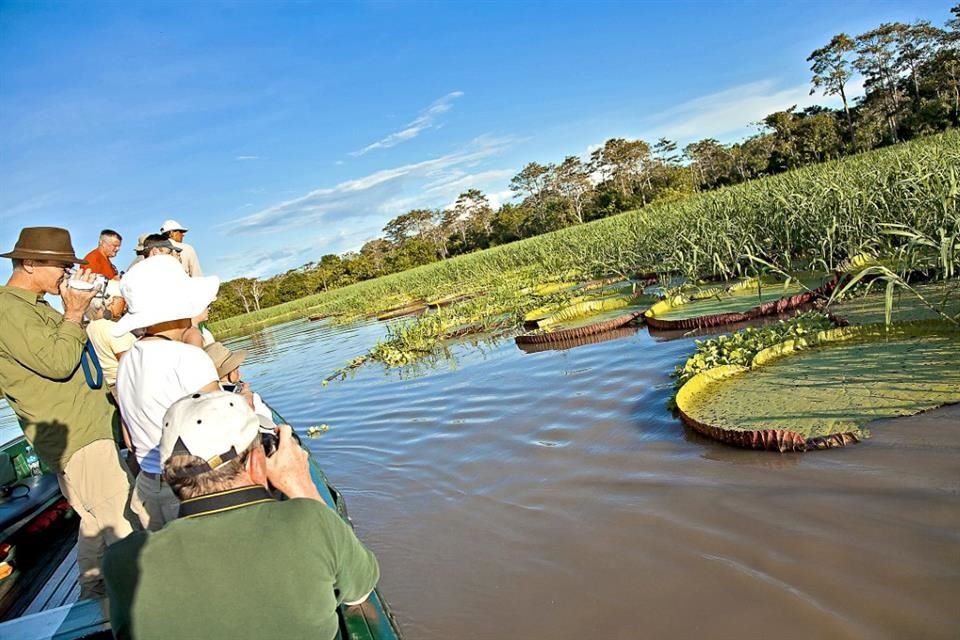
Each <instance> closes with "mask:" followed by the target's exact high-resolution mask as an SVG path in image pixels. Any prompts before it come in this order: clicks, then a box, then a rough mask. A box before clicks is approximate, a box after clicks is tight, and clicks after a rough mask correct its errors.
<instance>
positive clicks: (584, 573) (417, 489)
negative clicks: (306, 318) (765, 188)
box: [230, 322, 960, 640]
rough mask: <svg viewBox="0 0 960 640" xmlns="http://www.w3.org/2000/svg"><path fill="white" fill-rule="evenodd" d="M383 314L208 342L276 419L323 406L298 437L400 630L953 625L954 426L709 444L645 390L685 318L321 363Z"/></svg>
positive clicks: (959, 516)
mask: <svg viewBox="0 0 960 640" xmlns="http://www.w3.org/2000/svg"><path fill="white" fill-rule="evenodd" d="M383 332H384V325H383V324H382V323H376V322H364V323H358V324H355V325H349V326H332V325H330V324H329V323H327V322H315V323H307V322H294V323H289V324H287V325H280V326H279V327H273V328H270V329H267V330H264V331H262V332H259V333H258V334H257V335H256V336H251V337H247V338H242V339H236V340H231V341H230V345H231V348H244V349H248V350H249V351H250V355H249V356H248V361H247V362H246V363H244V366H243V370H244V373H245V377H246V378H247V379H248V380H249V381H251V382H252V383H253V386H254V388H255V389H257V390H258V391H260V392H261V394H262V395H264V397H266V398H267V399H268V400H269V401H270V402H271V403H272V404H274V405H275V406H276V408H277V409H278V410H279V411H280V412H281V413H282V414H283V415H285V416H286V417H287V418H288V419H289V420H290V421H291V422H293V423H294V424H296V425H299V426H305V425H310V424H320V423H326V424H328V425H329V426H330V430H329V432H327V433H325V434H323V435H322V436H321V437H319V438H316V439H308V440H306V443H307V445H308V446H309V447H310V449H311V450H312V451H313V452H314V454H315V455H316V456H317V458H318V459H319V461H320V462H321V464H322V465H323V467H324V469H325V470H326V471H327V474H328V476H329V477H330V479H331V480H332V481H333V482H334V483H335V484H336V485H338V487H339V488H340V489H341V490H342V491H343V492H344V493H345V495H346V497H347V499H348V501H349V505H350V512H351V515H352V516H353V519H354V521H355V522H356V525H357V530H358V533H359V534H360V536H361V538H363V540H364V541H365V542H366V543H367V544H369V545H370V546H371V547H372V548H373V549H374V550H375V551H376V553H377V556H378V558H379V559H380V562H381V566H382V569H383V572H382V574H383V577H382V581H381V587H382V590H383V593H384V595H385V597H386V598H387V599H388V600H389V602H390V604H391V605H392V607H393V609H394V611H395V613H396V614H397V616H398V617H399V619H400V622H401V624H402V626H403V627H404V629H405V631H406V632H407V634H408V635H409V636H410V637H416V638H426V639H428V640H429V639H441V638H453V637H456V638H494V637H530V638H541V637H556V638H580V637H619V638H633V637H638V636H641V635H642V636H645V637H692V636H694V635H703V631H704V629H710V633H709V635H711V636H712V637H777V638H809V637H831V638H865V637H924V638H934V637H950V636H951V635H952V634H953V633H954V632H955V630H956V629H957V628H958V627H960V617H958V613H957V608H956V606H955V602H956V600H957V598H958V597H960V579H958V573H957V571H956V569H957V566H958V564H957V557H956V531H957V530H960V499H958V495H960V485H958V480H957V474H956V453H957V452H958V451H960V433H956V432H955V431H951V432H948V433H945V432H944V431H943V430H942V429H937V427H936V425H935V424H930V425H927V426H924V425H920V426H912V427H911V428H910V429H906V428H901V427H898V426H897V423H892V424H890V425H888V426H884V427H883V428H878V429H877V430H876V433H875V436H874V439H872V440H870V441H867V442H866V443H864V444H862V445H859V446H857V447H851V448H849V449H845V450H838V451H827V452H821V453H815V454H809V455H791V454H787V455H777V454H770V453H767V452H756V451H741V450H737V449H732V448H729V447H726V446H724V445H720V444H718V443H715V442H712V441H710V440H707V439H705V438H703V437H701V436H699V435H697V434H696V433H693V432H691V431H689V430H686V429H684V428H683V427H682V425H681V424H680V423H679V421H678V420H676V419H675V418H673V416H671V415H670V413H669V412H668V411H667V409H666V402H667V399H668V398H669V396H670V392H671V382H672V381H671V379H670V377H669V374H670V372H671V371H672V370H673V367H674V366H675V365H676V364H679V363H680V362H682V360H683V359H684V357H685V356H686V355H687V354H689V353H690V352H691V351H692V350H693V343H692V340H691V339H689V338H684V337H682V336H681V337H679V338H676V336H671V337H674V338H676V339H671V340H665V339H662V338H657V339H655V338H651V337H650V336H649V335H648V334H647V333H646V332H645V331H643V330H641V331H639V332H637V333H635V334H633V335H629V336H626V337H623V338H621V339H618V340H613V341H610V342H602V343H597V344H592V345H587V346H583V347H578V348H576V349H569V350H565V351H557V350H545V351H540V352H536V353H530V354H527V353H524V352H522V351H520V350H519V349H517V348H516V347H515V346H514V344H513V343H512V341H509V340H505V341H503V342H501V343H499V344H493V345H485V346H484V347H483V348H482V349H473V348H471V347H469V346H468V345H463V344H461V345H457V346H455V347H453V348H452V349H451V353H453V354H454V356H455V357H456V361H455V362H450V361H447V362H443V363H441V364H440V365H439V366H438V367H437V368H436V369H433V370H426V372H425V374H424V375H422V376H420V377H411V376H409V375H408V373H409V372H407V373H404V374H402V375H398V374H397V373H384V371H383V369H382V367H380V366H379V365H368V366H364V367H362V368H361V369H359V370H357V371H356V372H355V374H353V375H351V376H348V377H347V378H346V379H345V380H342V381H335V382H332V383H330V384H329V385H328V386H326V387H324V386H322V385H321V381H322V379H323V378H324V377H326V376H327V375H329V373H330V372H331V371H333V370H334V369H336V368H338V367H342V366H343V365H344V364H346V363H347V362H348V361H349V360H350V359H352V358H354V357H356V356H358V355H361V354H363V353H364V352H366V350H367V349H368V348H369V347H370V346H372V345H373V344H374V343H375V342H376V341H377V340H378V339H379V338H380V337H382V336H383ZM585 585H589V586H588V587H586V588H585ZM691 603H695V609H691ZM531 611H533V612H536V615H533V616H531V615H530V612H531ZM691 612H692V613H691Z"/></svg>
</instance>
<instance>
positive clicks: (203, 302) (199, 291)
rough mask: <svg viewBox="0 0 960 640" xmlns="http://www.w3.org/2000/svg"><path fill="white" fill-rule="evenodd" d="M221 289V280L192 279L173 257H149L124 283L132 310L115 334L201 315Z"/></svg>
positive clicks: (128, 274) (126, 275)
mask: <svg viewBox="0 0 960 640" xmlns="http://www.w3.org/2000/svg"><path fill="white" fill-rule="evenodd" d="M219 288H220V278H218V277H217V276H205V277H202V278H191V277H190V276H188V275H187V274H186V272H185V271H184V270H183V266H182V265H181V264H180V261H179V260H177V259H176V258H174V257H173V256H168V255H159V256H153V257H152V258H145V259H144V260H141V261H140V262H138V263H137V264H135V265H133V266H132V267H131V268H130V271H127V273H126V274H125V275H124V276H123V278H122V279H121V280H120V291H121V292H122V293H123V299H124V300H126V301H127V309H128V311H127V315H125V316H123V317H122V318H120V320H118V321H117V324H116V325H115V326H114V328H113V335H114V336H117V337H119V336H121V335H123V334H124V333H126V332H128V331H133V330H134V329H142V328H143V327H149V326H150V325H154V324H159V323H161V322H169V321H171V320H184V319H187V318H192V317H194V316H196V315H199V314H200V312H201V311H203V310H204V309H205V308H206V307H207V305H209V304H210V303H211V302H213V301H214V299H216V297H217V289H219Z"/></svg>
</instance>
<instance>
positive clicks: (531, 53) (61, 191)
mask: <svg viewBox="0 0 960 640" xmlns="http://www.w3.org/2000/svg"><path fill="white" fill-rule="evenodd" d="M952 4H953V2H952V1H951V0H946V1H940V2H922V1H916V2H904V1H899V2H885V1H878V2H859V1H848V2H843V3H839V2H832V1H831V2H824V1H815V2H741V3H725V2H639V1H636V2H616V3H611V2H597V1H591V2H578V3H573V2H493V1H490V2H476V3H468V2H394V1H383V2H345V3H289V4H285V3H280V2H252V1H249V2H165V3H159V2H158V3H142V2H124V3H121V2H111V3H94V2H87V3H82V2H67V3H65V2H42V1H29V2H28V1H13V2H11V1H9V0H0V127H2V134H0V250H4V251H5V250H7V249H9V248H10V247H12V246H13V244H14V242H15V240H16V236H17V233H18V232H19V229H20V227H21V226H28V225H57V226H64V227H67V228H68V229H70V231H71V233H72V235H73V238H74V244H75V245H76V248H77V251H78V252H81V254H82V253H85V252H86V251H88V250H89V249H91V248H93V246H94V245H95V244H96V236H97V232H98V231H99V229H101V228H103V227H112V228H115V229H117V230H118V231H120V232H121V233H122V234H124V236H125V244H124V247H123V249H122V250H121V254H120V256H119V258H118V259H117V261H116V262H117V263H118V266H119V267H120V268H121V269H123V268H125V267H126V265H127V264H128V263H129V261H130V260H131V259H132V258H133V253H132V247H133V243H134V240H135V238H136V236H137V235H138V234H140V233H145V232H148V231H154V230H156V229H158V228H159V225H160V223H161V222H162V221H163V220H164V219H166V218H168V217H173V218H176V219H178V220H179V221H180V222H181V223H183V224H184V225H185V226H187V227H189V229H190V232H189V233H188V235H187V241H188V242H190V243H191V244H193V245H194V246H195V247H196V248H197V250H198V252H199V254H200V258H201V262H202V264H203V266H204V270H205V271H206V272H210V273H217V274H218V275H220V276H221V277H223V278H225V279H226V278H232V277H236V276H239V275H248V276H264V275H271V274H274V273H277V272H282V271H285V270H286V269H288V268H292V267H297V266H300V265H302V264H304V263H305V262H308V261H310V260H316V259H319V257H320V256H322V255H323V254H326V253H341V252H343V251H347V250H352V249H358V248H359V247H360V246H361V245H362V244H363V243H364V242H365V241H366V240H370V239H372V238H374V237H376V236H378V235H379V234H380V229H381V228H382V227H383V225H384V223H386V222H387V221H388V220H389V219H390V218H392V217H394V216H396V215H398V214H400V213H403V212H404V211H406V210H408V209H410V208H414V207H421V206H426V207H438V206H445V205H447V204H450V203H451V202H452V201H453V200H454V199H455V198H456V196H457V194H458V193H460V192H461V191H464V190H466V189H468V188H471V187H476V188H480V189H483V190H484V191H485V192H487V193H488V194H490V196H491V199H492V200H493V201H494V203H499V202H503V201H506V200H507V199H508V198H509V192H508V190H507V185H508V183H509V180H510V177H511V176H512V175H514V174H515V173H516V172H517V171H518V170H519V169H520V168H522V166H523V165H524V164H526V163H527V162H529V161H534V160H535V161H540V162H552V161H559V160H562V159H563V157H564V156H565V155H570V154H576V155H581V154H586V153H587V152H588V151H589V150H590V149H591V147H592V146H593V145H597V144H599V143H602V142H603V141H604V140H605V139H607V138H609V137H614V136H618V137H640V138H644V139H647V140H655V139H656V138H657V137H659V136H661V135H664V136H668V137H670V138H673V139H676V140H679V141H680V142H681V143H685V142H689V141H692V140H695V139H699V138H704V137H716V138H719V139H721V140H724V141H730V140H734V139H738V138H740V137H742V136H744V135H746V134H749V133H750V132H751V131H752V130H754V129H753V128H751V127H750V126H749V124H750V123H751V122H755V121H757V120H758V119H759V118H761V117H763V116H764V115H766V114H767V113H769V112H771V111H775V110H777V109H783V108H786V107H789V106H790V105H792V104H800V105H801V106H802V105H805V104H810V103H812V102H820V103H824V102H826V101H824V100H823V99H822V98H820V97H818V96H813V97H810V96H808V95H807V94H808V91H809V84H808V81H809V70H808V65H807V63H806V62H805V59H806V57H807V55H808V54H809V53H810V51H812V50H813V49H814V48H816V47H819V46H821V45H823V44H824V43H826V42H827V41H829V39H830V37H831V36H832V35H834V34H835V33H838V32H840V31H846V32H848V33H851V34H856V33H860V32H862V31H864V30H866V29H869V28H872V27H874V26H876V25H878V24H879V23H880V22H883V21H891V20H902V21H912V20H915V19H918V18H926V19H930V20H932V21H933V22H935V23H938V24H942V23H943V21H944V20H946V19H947V17H948V10H949V7H950V6H951V5H952ZM8 273H9V266H8V264H3V265H2V266H0V276H2V277H3V278H4V279H5V278H6V276H7V274H8Z"/></svg>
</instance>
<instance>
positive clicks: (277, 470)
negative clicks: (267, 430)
mask: <svg viewBox="0 0 960 640" xmlns="http://www.w3.org/2000/svg"><path fill="white" fill-rule="evenodd" d="M292 433H293V430H292V429H291V428H290V426H289V425H286V424H282V425H280V426H278V427H277V435H279V436H280V443H279V444H278V445H277V451H276V453H274V454H273V455H272V456H270V457H269V458H267V480H269V481H270V484H272V485H273V486H274V487H276V488H277V489H279V490H280V491H282V492H283V493H284V494H285V495H286V496H287V497H288V498H310V499H311V500H317V501H320V502H323V498H321V497H320V492H319V491H318V490H317V485H315V484H314V483H313V479H312V478H311V477H310V463H309V461H308V458H309V454H308V453H307V452H306V451H304V450H303V449H301V448H300V445H298V444H297V441H296V440H294V439H293V435H292Z"/></svg>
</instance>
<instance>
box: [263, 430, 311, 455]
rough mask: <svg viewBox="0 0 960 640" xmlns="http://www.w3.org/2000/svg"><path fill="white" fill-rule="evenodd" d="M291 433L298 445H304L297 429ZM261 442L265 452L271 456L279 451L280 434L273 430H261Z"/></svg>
mask: <svg viewBox="0 0 960 640" xmlns="http://www.w3.org/2000/svg"><path fill="white" fill-rule="evenodd" d="M290 435H292V436H293V441H294V442H296V443H297V446H302V443H301V441H300V436H299V435H297V432H296V431H293V432H291V434H290ZM260 444H262V445H263V452H264V453H265V454H266V456H267V457H268V458H269V457H270V456H272V455H273V454H275V453H276V452H277V447H279V446H280V436H279V435H277V433H276V432H273V431H261V432H260Z"/></svg>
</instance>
